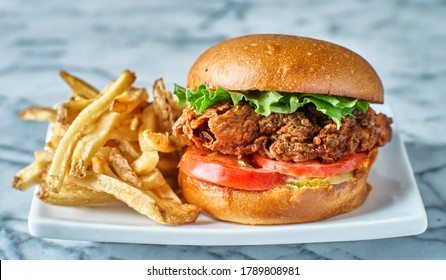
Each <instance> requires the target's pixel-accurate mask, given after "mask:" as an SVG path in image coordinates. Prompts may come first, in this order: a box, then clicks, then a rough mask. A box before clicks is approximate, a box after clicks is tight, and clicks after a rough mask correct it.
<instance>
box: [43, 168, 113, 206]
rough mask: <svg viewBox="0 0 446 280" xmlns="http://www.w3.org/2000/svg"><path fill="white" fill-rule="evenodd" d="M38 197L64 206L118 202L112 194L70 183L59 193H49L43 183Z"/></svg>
mask: <svg viewBox="0 0 446 280" xmlns="http://www.w3.org/2000/svg"><path fill="white" fill-rule="evenodd" d="M104 176H105V175H104ZM37 197H38V198H39V199H40V200H42V201H43V202H46V203H49V204H55V205H64V206H84V205H89V204H98V203H109V202H114V201H117V199H116V198H115V197H114V196H112V195H110V194H107V193H104V192H100V191H95V190H91V189H87V188H85V187H84V186H78V185H75V184H70V183H65V184H64V187H63V188H62V189H61V190H60V191H59V192H58V193H55V192H52V191H49V190H48V188H47V187H46V185H45V183H41V184H40V186H39V189H38V191H37Z"/></svg>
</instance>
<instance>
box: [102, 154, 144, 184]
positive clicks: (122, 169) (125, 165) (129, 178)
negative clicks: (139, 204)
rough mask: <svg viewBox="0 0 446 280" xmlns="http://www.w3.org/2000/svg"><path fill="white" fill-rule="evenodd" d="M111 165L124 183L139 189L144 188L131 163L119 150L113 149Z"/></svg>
mask: <svg viewBox="0 0 446 280" xmlns="http://www.w3.org/2000/svg"><path fill="white" fill-rule="evenodd" d="M110 164H111V166H112V167H113V170H114V171H115V172H116V174H117V175H118V176H119V178H121V179H122V180H123V181H125V182H127V183H129V184H132V185H133V186H136V187H138V188H140V187H142V182H141V179H140V178H139V177H138V175H136V173H135V171H133V169H132V168H131V167H130V164H129V162H128V161H127V160H126V159H125V157H124V156H123V155H122V154H121V153H120V152H119V150H118V149H117V148H112V149H111V152H110Z"/></svg>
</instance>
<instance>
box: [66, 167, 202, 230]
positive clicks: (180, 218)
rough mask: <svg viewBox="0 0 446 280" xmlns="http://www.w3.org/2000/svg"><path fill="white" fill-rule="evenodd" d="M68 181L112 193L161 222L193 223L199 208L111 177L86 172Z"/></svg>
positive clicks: (140, 211) (138, 210) (143, 213)
mask: <svg viewBox="0 0 446 280" xmlns="http://www.w3.org/2000/svg"><path fill="white" fill-rule="evenodd" d="M68 182H69V183H72V184H75V185H79V186H83V187H85V188H89V189H92V190H95V191H102V192H105V193H108V194H111V195H113V196H114V197H116V198H117V199H118V200H120V201H122V202H124V203H125V204H127V205H128V206H129V207H131V208H133V209H134V210H136V211H137V212H139V213H141V214H142V215H145V216H147V217H149V218H151V219H153V220H155V221H157V222H159V223H161V224H186V223H193V222H194V221H195V220H196V219H197V217H198V214H199V209H198V208H197V207H196V206H194V205H190V204H181V203H177V202H170V201H166V200H161V199H158V198H156V197H152V196H150V195H148V194H146V193H145V192H143V191H142V190H140V189H138V188H136V187H134V186H132V185H130V184H127V183H125V182H123V181H120V180H117V179H114V178H112V177H109V176H106V175H102V174H96V173H92V172H88V173H87V176H86V177H84V178H74V177H70V178H69V181H68Z"/></svg>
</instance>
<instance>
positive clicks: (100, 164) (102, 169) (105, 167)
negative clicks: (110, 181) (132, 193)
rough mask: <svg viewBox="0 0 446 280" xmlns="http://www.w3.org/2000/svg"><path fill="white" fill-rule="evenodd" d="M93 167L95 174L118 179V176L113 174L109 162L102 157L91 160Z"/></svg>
mask: <svg viewBox="0 0 446 280" xmlns="http://www.w3.org/2000/svg"><path fill="white" fill-rule="evenodd" d="M91 166H92V169H93V171H94V172H95V173H99V174H104V175H107V176H110V177H113V178H115V179H118V176H116V174H115V173H114V172H113V170H112V169H111V168H110V165H109V164H108V161H107V160H105V159H104V158H102V157H93V158H92V159H91Z"/></svg>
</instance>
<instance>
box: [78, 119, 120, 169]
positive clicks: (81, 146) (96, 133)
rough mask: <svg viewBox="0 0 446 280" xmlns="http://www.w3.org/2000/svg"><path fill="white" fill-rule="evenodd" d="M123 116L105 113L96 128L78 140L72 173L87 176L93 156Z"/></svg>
mask: <svg viewBox="0 0 446 280" xmlns="http://www.w3.org/2000/svg"><path fill="white" fill-rule="evenodd" d="M121 117H122V116H121V115H120V114H118V113H113V112H107V113H105V114H104V115H103V116H102V117H101V119H100V120H99V121H98V123H97V124H93V125H94V126H95V127H94V130H93V131H92V132H90V133H89V134H87V135H85V136H84V137H83V138H82V139H81V140H79V141H78V142H77V144H76V147H75V148H74V151H73V155H72V157H71V170H70V175H72V176H76V177H83V176H85V172H86V171H87V168H88V166H89V165H90V162H91V158H92V157H93V155H94V154H96V153H97V152H98V151H99V149H100V148H101V147H102V146H104V144H105V143H106V142H107V140H108V139H109V136H110V133H111V131H112V130H113V128H114V126H115V124H116V123H117V122H118V121H119V119H120V118H121Z"/></svg>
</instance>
